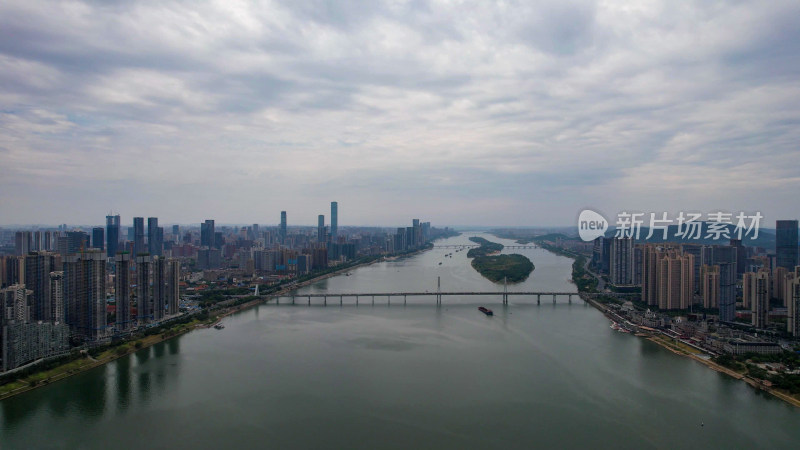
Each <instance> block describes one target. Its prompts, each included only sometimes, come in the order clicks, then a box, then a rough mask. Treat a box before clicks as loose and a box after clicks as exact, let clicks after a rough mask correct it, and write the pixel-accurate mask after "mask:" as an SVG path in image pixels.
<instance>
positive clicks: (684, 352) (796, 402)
mask: <svg viewBox="0 0 800 450" xmlns="http://www.w3.org/2000/svg"><path fill="white" fill-rule="evenodd" d="M537 245H539V246H540V247H542V248H544V249H545V250H547V251H549V252H551V253H554V254H557V255H560V256H565V257H567V258H572V259H573V260H576V261H577V260H578V258H580V257H582V256H581V255H578V254H574V253H572V252H569V253H567V252H557V251H553V250H551V249H550V248H547V247H544V246H541V245H540V244H537ZM575 281H576V280H574V279H573V283H575ZM576 285H577V283H576ZM585 300H586V301H587V302H588V303H589V304H590V305H592V306H594V307H595V308H596V309H597V310H599V311H600V312H601V313H603V315H605V316H607V317H608V313H609V311H608V308H606V306H605V305H603V304H602V303H600V302H597V301H595V300H593V299H589V298H586V299H585ZM609 320H610V321H612V322H613V321H614V320H613V319H611V318H609ZM636 336H637V337H638V335H636ZM641 337H644V338H645V339H647V340H648V341H650V342H653V343H655V344H657V345H659V346H661V347H663V348H665V349H667V350H669V351H670V352H672V353H674V354H676V355H678V356H683V357H686V358H690V359H692V360H694V361H697V362H699V363H701V364H703V365H705V366H706V367H708V368H710V369H712V370H715V371H717V372H719V373H723V374H725V375H728V376H730V377H732V378H735V379H737V380H742V381H744V382H745V383H747V384H748V385H750V386H752V387H753V388H755V389H758V390H761V391H764V392H768V393H770V394H772V395H773V396H775V397H776V398H778V399H780V400H783V401H785V402H786V403H789V404H790V405H793V406H795V407H798V408H800V399H798V398H797V397H795V396H792V395H790V394H788V393H785V392H782V391H780V390H778V389H775V388H773V387H770V386H767V385H765V384H763V383H762V381H761V380H757V379H754V378H751V377H749V376H747V375H745V374H743V373H740V372H737V371H735V370H731V369H729V368H727V367H724V366H722V365H720V364H717V363H715V362H714V361H713V360H712V359H711V358H710V357H707V358H704V357H701V356H700V351H699V350H697V349H694V348H692V347H689V346H686V345H681V344H680V343H676V342H674V340H673V339H671V338H669V337H666V336H663V335H661V334H653V333H648V334H646V335H644V336H641Z"/></svg>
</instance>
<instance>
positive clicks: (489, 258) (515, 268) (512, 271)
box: [467, 237, 534, 283]
mask: <svg viewBox="0 0 800 450" xmlns="http://www.w3.org/2000/svg"><path fill="white" fill-rule="evenodd" d="M469 240H470V241H472V242H475V243H477V244H480V247H477V248H473V249H470V250H469V251H468V252H467V257H468V258H473V259H472V267H473V268H475V270H477V271H478V273H480V274H481V275H483V276H484V277H485V278H488V279H489V280H491V281H493V282H495V283H497V282H498V281H503V280H504V279H505V280H506V281H508V282H509V283H519V282H520V281H524V280H525V279H526V278H528V276H529V275H530V274H531V272H533V269H534V267H533V263H532V262H531V260H530V259H528V258H527V257H525V256H523V255H518V254H513V255H498V254H496V253H498V252H500V251H501V250H503V244H498V243H497V242H491V241H487V240H486V239H484V238H480V237H471V238H469Z"/></svg>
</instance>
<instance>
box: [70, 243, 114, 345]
mask: <svg viewBox="0 0 800 450" xmlns="http://www.w3.org/2000/svg"><path fill="white" fill-rule="evenodd" d="M64 303H65V304H66V306H67V307H66V322H67V324H68V325H69V327H70V332H71V333H73V334H74V335H76V336H80V337H82V338H84V339H87V340H96V339H98V338H100V337H102V336H103V334H104V332H105V328H106V258H105V255H104V254H103V252H101V251H99V250H89V251H85V252H81V253H78V254H72V255H68V256H67V257H66V259H65V261H64Z"/></svg>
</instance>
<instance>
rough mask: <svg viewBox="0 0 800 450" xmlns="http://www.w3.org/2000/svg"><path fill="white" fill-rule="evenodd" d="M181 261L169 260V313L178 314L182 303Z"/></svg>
mask: <svg viewBox="0 0 800 450" xmlns="http://www.w3.org/2000/svg"><path fill="white" fill-rule="evenodd" d="M180 276H181V262H180V261H179V260H177V259H174V258H172V259H168V260H167V292H166V295H167V314H169V315H170V316H174V315H175V314H178V311H179V309H178V308H179V304H180Z"/></svg>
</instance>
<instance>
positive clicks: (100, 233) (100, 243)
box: [92, 227, 106, 251]
mask: <svg viewBox="0 0 800 450" xmlns="http://www.w3.org/2000/svg"><path fill="white" fill-rule="evenodd" d="M92 247H93V248H96V249H98V250H104V251H105V249H106V246H105V230H103V227H94V228H92Z"/></svg>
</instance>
